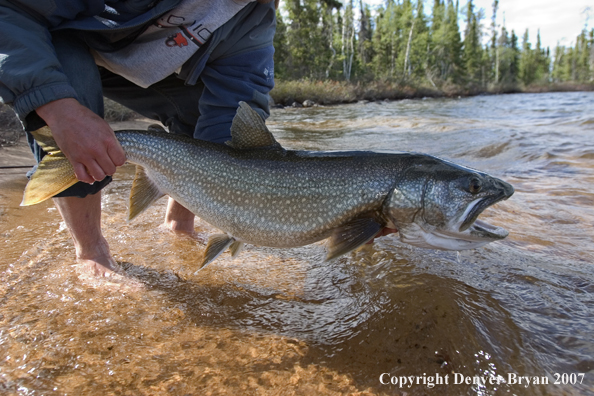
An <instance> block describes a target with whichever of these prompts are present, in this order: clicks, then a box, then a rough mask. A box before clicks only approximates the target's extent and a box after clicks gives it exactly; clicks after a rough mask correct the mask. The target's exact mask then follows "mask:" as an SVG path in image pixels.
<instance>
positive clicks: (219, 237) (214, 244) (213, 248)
mask: <svg viewBox="0 0 594 396" xmlns="http://www.w3.org/2000/svg"><path fill="white" fill-rule="evenodd" d="M236 242H237V240H236V239H235V238H233V237H230V236H229V235H227V234H215V235H212V236H211V237H210V238H209V239H208V243H207V244H206V250H205V251H204V259H203V260H202V263H201V264H200V268H199V270H200V269H202V268H204V267H206V266H207V265H208V264H210V263H211V262H212V261H213V260H214V259H216V258H217V257H219V256H220V255H221V253H223V252H224V251H225V250H227V248H228V247H229V246H231V245H232V244H234V243H236ZM196 272H198V271H196Z"/></svg>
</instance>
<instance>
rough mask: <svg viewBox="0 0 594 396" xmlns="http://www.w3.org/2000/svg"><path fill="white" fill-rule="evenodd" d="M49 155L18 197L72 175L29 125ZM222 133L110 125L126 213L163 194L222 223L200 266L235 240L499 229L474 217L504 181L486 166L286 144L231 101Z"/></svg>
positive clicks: (334, 244) (416, 240)
mask: <svg viewBox="0 0 594 396" xmlns="http://www.w3.org/2000/svg"><path fill="white" fill-rule="evenodd" d="M33 135H34V137H35V139H36V140H37V141H38V142H39V144H40V145H41V147H42V148H43V149H44V150H45V151H46V152H47V153H48V155H46V156H45V157H44V159H43V160H42V161H41V163H40V164H39V167H38V169H37V171H36V172H35V173H34V175H33V177H32V178H31V180H30V181H29V183H28V184H27V186H26V188H25V193H24V198H23V202H22V205H32V204H36V203H39V202H42V201H44V200H46V199H48V198H50V197H52V196H54V195H55V194H57V193H59V192H61V191H64V190H65V189H67V188H68V187H70V186H71V185H73V184H74V183H76V182H77V180H76V177H75V175H74V171H73V169H72V166H71V165H70V163H69V162H68V160H67V159H66V157H65V156H64V154H63V153H62V152H61V151H60V149H59V148H58V147H57V145H56V143H55V141H54V140H53V138H52V136H51V131H50V130H49V128H48V127H44V128H41V129H40V130H38V131H36V132H34V133H33ZM231 136H232V139H231V141H229V142H227V144H226V145H225V144H217V143H211V142H206V141H201V140H194V139H191V138H187V137H185V136H180V135H174V134H169V133H166V132H164V131H163V132H156V131H129V130H124V131H117V132H116V137H117V139H118V141H119V142H120V144H121V145H122V147H123V149H124V150H125V152H126V157H127V159H128V161H129V162H131V163H134V164H136V175H135V178H134V182H133V184H132V189H131V192H130V205H129V220H132V219H134V218H135V217H137V216H138V215H139V214H140V213H142V212H143V211H144V210H145V209H146V208H147V207H149V206H150V205H151V204H152V203H154V202H155V201H156V200H158V199H159V198H161V197H162V196H164V195H169V196H170V197H172V198H173V199H175V200H176V201H177V202H179V203H180V204H182V205H183V206H185V207H186V208H187V209H189V210H190V211H192V212H193V213H194V214H195V215H197V216H198V217H200V218H201V219H203V220H205V221H207V222H208V223H210V224H212V225H213V226H215V227H217V228H219V229H220V230H221V231H223V232H224V233H222V234H216V235H213V236H211V237H210V238H209V241H208V244H207V247H206V250H205V253H204V258H203V260H202V262H201V264H200V268H202V267H204V266H206V265H207V264H209V263H210V262H212V261H213V260H214V259H216V258H217V257H218V256H219V255H220V254H221V253H223V252H224V251H226V250H227V249H228V248H230V250H231V253H232V255H233V256H235V255H237V254H238V252H239V251H240V250H241V248H242V246H243V244H244V243H249V244H253V245H261V246H270V247H277V248H289V247H296V246H303V245H308V244H311V243H314V242H317V241H320V240H323V239H328V243H327V259H333V258H335V257H338V256H341V255H343V254H345V253H348V252H350V251H352V250H354V249H356V248H358V247H360V246H361V245H363V244H365V243H367V242H369V241H370V240H372V239H373V238H374V237H375V236H376V235H377V234H378V232H380V230H381V229H382V228H383V227H389V228H395V229H397V230H398V232H399V236H400V240H401V241H403V242H405V243H408V244H411V245H414V246H418V247H423V248H432V249H444V250H464V249H473V248H476V247H480V246H483V245H485V244H487V243H489V242H492V241H496V240H501V239H503V238H505V237H506V236H507V235H508V232H507V231H506V230H504V229H503V228H501V227H496V226H493V225H490V224H488V223H486V222H483V221H480V220H478V219H477V217H478V216H479V215H480V214H481V213H482V212H483V211H484V210H485V209H486V208H487V207H489V206H491V205H493V204H495V203H497V202H499V201H501V200H504V199H507V198H509V197H510V196H511V195H512V194H513V193H514V189H513V187H512V186H511V185H510V184H508V183H506V182H504V181H502V180H500V179H497V178H495V177H492V176H490V175H488V174H486V173H483V172H479V171H477V170H473V169H470V168H467V167H464V166H460V165H456V164H453V163H451V162H449V161H446V160H443V159H440V158H437V157H433V156H430V155H425V154H417V153H393V154H390V153H375V152H364V151H350V152H310V151H292V150H285V149H284V148H283V147H282V146H281V145H280V144H279V143H278V142H277V141H276V140H275V138H274V136H273V135H272V134H271V133H270V131H269V130H268V129H267V128H266V125H265V123H264V120H263V119H262V118H261V117H260V116H259V115H258V113H256V112H255V111H254V110H253V109H252V108H251V107H250V106H249V105H247V104H246V103H244V102H241V103H240V107H239V108H238V111H237V114H236V116H235V118H234V119H233V123H232V126H231Z"/></svg>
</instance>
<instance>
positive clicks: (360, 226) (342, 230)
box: [326, 217, 383, 260]
mask: <svg viewBox="0 0 594 396" xmlns="http://www.w3.org/2000/svg"><path fill="white" fill-rule="evenodd" d="M382 227H383V226H382V225H381V224H380V223H378V222H377V221H376V220H375V219H374V218H372V217H362V218H357V219H354V220H351V221H349V222H348V223H346V224H344V225H342V226H340V227H338V228H336V229H334V231H333V232H332V235H330V238H329V240H328V244H327V245H326V246H327V249H328V254H327V256H326V260H332V259H334V258H336V257H339V256H342V255H343V254H346V253H348V252H350V251H352V250H355V249H357V248H358V247H359V246H362V245H364V244H366V243H367V242H369V241H370V240H371V239H373V237H374V236H376V235H377V233H378V232H379V231H380V230H381V229H382Z"/></svg>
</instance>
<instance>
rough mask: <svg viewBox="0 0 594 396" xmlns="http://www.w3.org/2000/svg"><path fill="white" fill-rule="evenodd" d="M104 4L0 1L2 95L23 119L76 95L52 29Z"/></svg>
mask: <svg viewBox="0 0 594 396" xmlns="http://www.w3.org/2000/svg"><path fill="white" fill-rule="evenodd" d="M65 3H68V4H65ZM85 3H86V4H85ZM98 3H100V2H97V1H89V2H82V1H65V2H64V1H63V2H61V3H60V2H59V1H31V0H29V1H14V0H11V1H8V0H0V37H2V40H0V99H1V101H2V102H3V103H7V104H10V105H12V106H13V108H14V110H15V112H16V113H17V115H18V116H19V118H20V119H21V120H24V119H25V117H26V116H27V114H29V113H30V112H32V111H34V110H35V109H37V108H38V107H40V106H42V105H44V104H46V103H49V102H51V101H54V100H57V99H63V98H76V93H75V92H74V89H73V88H72V86H70V84H69V83H68V79H67V78H66V76H65V75H64V73H63V72H62V71H61V65H60V62H59V61H58V59H57V57H56V55H55V51H54V48H53V45H52V40H51V34H50V29H52V27H55V26H56V25H58V24H59V23H60V22H62V21H64V20H68V19H70V18H75V17H76V16H77V15H81V14H87V15H90V14H93V13H97V12H100V6H99V4H98ZM56 4H59V6H57V5H56ZM94 8H95V9H94Z"/></svg>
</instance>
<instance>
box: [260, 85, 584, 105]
mask: <svg viewBox="0 0 594 396" xmlns="http://www.w3.org/2000/svg"><path fill="white" fill-rule="evenodd" d="M576 91H594V83H591V84H583V83H579V84H578V83H575V84H574V83H550V84H538V85H530V86H528V87H520V86H517V85H508V86H495V87H491V88H488V89H484V88H477V87H470V88H467V87H462V86H458V85H453V84H445V85H443V86H441V87H437V86H431V85H402V84H397V83H393V82H380V81H373V82H369V83H364V82H357V83H348V82H337V81H310V80H299V81H276V82H275V88H274V89H273V90H272V92H271V93H270V96H271V98H272V101H273V102H274V105H276V106H277V107H284V106H294V107H309V106H311V105H315V104H317V105H336V104H344V103H354V102H358V101H378V100H402V99H415V98H426V97H430V98H451V97H460V96H462V97H465V96H476V95H497V94H509V93H545V92H576ZM304 103H305V104H304Z"/></svg>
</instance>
